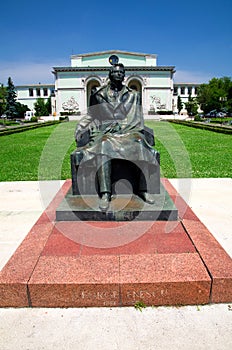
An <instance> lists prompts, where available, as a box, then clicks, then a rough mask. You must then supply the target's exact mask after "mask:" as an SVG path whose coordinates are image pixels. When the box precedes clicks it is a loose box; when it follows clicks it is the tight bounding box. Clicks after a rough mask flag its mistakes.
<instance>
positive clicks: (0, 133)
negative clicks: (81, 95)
mask: <svg viewBox="0 0 232 350" xmlns="http://www.w3.org/2000/svg"><path fill="white" fill-rule="evenodd" d="M59 123H61V121H59V120H55V121H50V122H45V123H41V124H40V123H38V124H33V125H25V126H18V127H15V128H11V129H0V136H5V135H11V134H17V133H19V132H23V131H27V130H32V129H37V128H42V127H44V126H50V125H54V124H59Z"/></svg>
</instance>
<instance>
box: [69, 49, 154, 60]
mask: <svg viewBox="0 0 232 350" xmlns="http://www.w3.org/2000/svg"><path fill="white" fill-rule="evenodd" d="M113 53H115V54H122V55H130V56H140V57H141V56H142V57H144V56H148V57H154V58H157V54H150V53H142V52H130V51H121V50H107V51H99V52H89V53H83V54H76V55H72V56H71V58H77V57H91V56H98V55H110V54H113Z"/></svg>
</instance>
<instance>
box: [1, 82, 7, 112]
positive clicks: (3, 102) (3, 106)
mask: <svg viewBox="0 0 232 350" xmlns="http://www.w3.org/2000/svg"><path fill="white" fill-rule="evenodd" d="M6 94H7V92H6V88H5V86H4V85H3V84H0V116H1V115H2V114H4V113H5V110H6Z"/></svg>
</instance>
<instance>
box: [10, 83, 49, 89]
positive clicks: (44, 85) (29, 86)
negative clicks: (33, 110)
mask: <svg viewBox="0 0 232 350" xmlns="http://www.w3.org/2000/svg"><path fill="white" fill-rule="evenodd" d="M15 87H16V88H25V87H27V88H38V87H41V88H48V87H54V84H27V85H17V86H15Z"/></svg>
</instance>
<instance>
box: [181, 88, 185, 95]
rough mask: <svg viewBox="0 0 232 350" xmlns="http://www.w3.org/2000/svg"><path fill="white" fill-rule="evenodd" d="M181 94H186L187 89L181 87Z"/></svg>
mask: <svg viewBox="0 0 232 350" xmlns="http://www.w3.org/2000/svg"><path fill="white" fill-rule="evenodd" d="M180 94H181V95H184V94H185V88H184V87H181V88H180Z"/></svg>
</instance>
